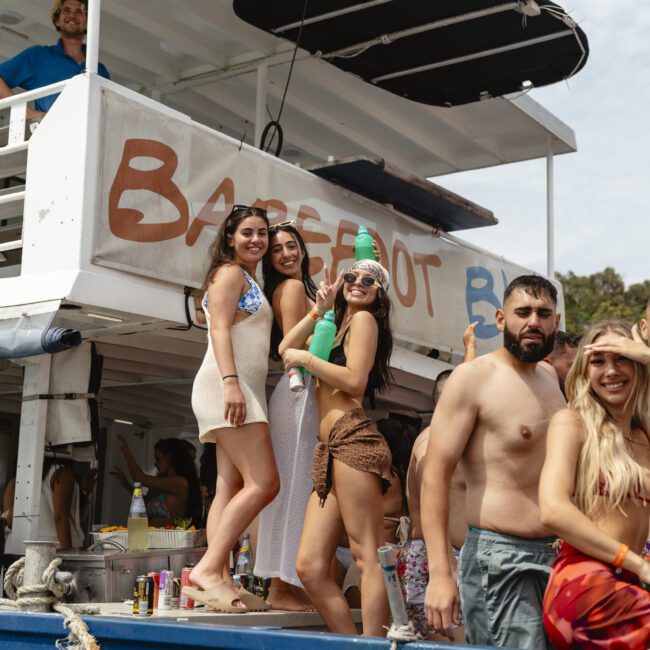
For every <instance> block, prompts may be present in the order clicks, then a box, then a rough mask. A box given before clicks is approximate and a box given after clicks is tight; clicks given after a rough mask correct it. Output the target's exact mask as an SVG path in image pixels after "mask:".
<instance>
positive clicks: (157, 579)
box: [147, 571, 160, 609]
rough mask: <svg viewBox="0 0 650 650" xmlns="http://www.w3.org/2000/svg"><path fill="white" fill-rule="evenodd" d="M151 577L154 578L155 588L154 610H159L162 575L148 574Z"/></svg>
mask: <svg viewBox="0 0 650 650" xmlns="http://www.w3.org/2000/svg"><path fill="white" fill-rule="evenodd" d="M147 575H148V576H149V577H151V578H153V582H154V588H153V608H154V609H158V596H159V593H160V573H154V572H153V571H152V572H151V573H148V574H147Z"/></svg>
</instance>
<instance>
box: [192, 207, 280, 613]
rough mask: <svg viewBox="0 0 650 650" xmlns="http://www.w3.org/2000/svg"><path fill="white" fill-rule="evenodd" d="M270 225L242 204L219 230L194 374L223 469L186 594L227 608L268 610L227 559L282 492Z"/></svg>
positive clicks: (197, 404) (206, 436)
mask: <svg viewBox="0 0 650 650" xmlns="http://www.w3.org/2000/svg"><path fill="white" fill-rule="evenodd" d="M268 228H269V222H268V218H267V216H266V211H265V210H262V209H261V208H255V207H249V206H241V205H235V206H234V207H233V209H232V211H231V213H230V214H229V215H228V217H227V218H226V220H225V221H224V223H223V224H222V225H221V227H220V228H219V232H218V233H217V238H216V240H215V243H214V244H213V246H212V249H211V252H210V263H209V264H210V266H209V270H208V273H207V275H206V279H205V282H204V289H205V290H206V293H205V296H204V298H203V302H202V306H203V309H204V311H205V313H206V317H207V320H208V323H209V333H208V349H207V352H206V355H205V358H204V359H203V363H202V364H201V367H200V368H199V371H198V373H197V375H196V379H195V380H194V386H193V389H192V408H193V409H194V414H195V415H196V419H197V421H198V425H199V439H200V440H201V442H215V443H216V456H217V468H218V473H217V486H216V496H215V497H214V500H213V501H212V505H211V507H210V512H209V515H208V522H207V535H208V550H207V551H206V553H205V555H204V556H203V557H202V558H201V560H200V561H199V562H198V564H197V565H196V566H195V567H194V568H193V569H192V571H191V573H190V580H191V581H192V583H193V585H195V586H194V587H185V593H186V594H187V595H188V596H189V597H190V598H193V599H194V600H197V601H198V602H201V603H203V604H205V605H206V606H207V607H209V608H211V609H216V610H217V611H221V612H233V613H241V612H245V611H248V610H251V611H255V610H261V609H266V608H267V605H266V603H264V602H263V601H262V600H261V599H259V598H257V597H256V596H254V595H253V594H250V593H249V592H247V591H246V590H245V589H240V590H237V589H236V588H235V587H234V585H233V584H232V581H231V578H230V573H229V564H228V560H229V553H230V550H231V549H232V547H233V545H234V543H235V540H237V539H238V538H239V536H240V535H241V534H242V533H243V532H244V531H245V530H246V528H247V527H248V526H249V525H250V523H251V521H252V520H253V519H254V518H255V517H256V516H257V514H258V513H259V512H260V511H261V510H262V508H263V507H264V506H265V505H267V504H268V503H270V502H271V501H272V500H273V498H274V497H275V496H276V494H277V493H278V490H279V478H278V472H277V469H276V465H275V459H274V457H273V448H272V446H271V439H270V437H269V431H268V423H267V410H266V375H267V372H268V356H269V341H270V336H271V325H272V322H273V312H272V310H271V306H270V305H269V303H268V301H267V300H266V297H265V296H264V294H263V293H262V290H261V289H260V287H259V286H258V284H257V282H256V281H255V279H254V278H255V270H256V268H257V264H258V263H259V262H260V261H261V259H262V258H263V257H264V254H265V253H266V251H267V248H268Z"/></svg>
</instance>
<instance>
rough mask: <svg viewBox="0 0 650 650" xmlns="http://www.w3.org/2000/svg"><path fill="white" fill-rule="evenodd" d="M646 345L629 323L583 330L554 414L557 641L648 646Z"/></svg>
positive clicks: (548, 513)
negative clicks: (561, 404)
mask: <svg viewBox="0 0 650 650" xmlns="http://www.w3.org/2000/svg"><path fill="white" fill-rule="evenodd" d="M648 364H650V349H648V348H647V347H646V346H645V345H643V343H641V342H640V341H635V340H633V337H632V333H631V328H630V326H629V325H628V324H627V323H623V322H619V321H606V322H603V323H599V324H596V325H594V326H592V327H591V328H590V329H589V331H588V332H587V333H586V334H585V335H584V337H583V339H582V341H581V344H580V347H579V349H578V353H577V355H576V359H575V361H574V363H573V366H572V367H571V370H570V371H569V375H568V377H567V385H566V386H567V396H568V398H569V406H570V408H568V409H565V410H562V411H559V412H558V413H556V415H555V416H554V417H553V419H552V421H551V424H550V426H549V430H548V441H547V455H546V462H545V464H544V469H543V471H542V477H541V482H540V497H539V501H540V509H541V518H542V522H543V523H544V524H545V525H546V526H548V527H549V528H550V529H551V530H553V531H554V532H555V533H557V535H559V536H560V537H561V538H562V539H563V540H564V542H563V544H562V546H561V548H560V551H559V553H558V556H557V559H556V560H555V562H554V564H553V569H552V572H551V576H550V579H549V584H548V587H547V589H546V595H545V597H544V625H545V628H546V631H547V633H548V635H549V637H550V639H551V641H552V643H553V645H554V646H555V648H557V649H558V650H564V649H567V650H568V649H569V648H571V649H576V648H590V649H592V650H594V649H595V650H598V649H608V650H614V648H616V650H625V649H630V650H644V649H646V648H648V647H650V592H648V591H647V590H646V588H645V587H644V585H643V584H641V583H650V563H648V562H646V561H645V560H643V559H642V558H641V556H640V553H641V551H642V549H643V547H644V543H645V541H646V538H647V536H648V517H649V514H650V511H649V509H648V508H647V507H646V504H647V502H648V498H647V497H648V496H650V471H649V470H650V373H649V369H648Z"/></svg>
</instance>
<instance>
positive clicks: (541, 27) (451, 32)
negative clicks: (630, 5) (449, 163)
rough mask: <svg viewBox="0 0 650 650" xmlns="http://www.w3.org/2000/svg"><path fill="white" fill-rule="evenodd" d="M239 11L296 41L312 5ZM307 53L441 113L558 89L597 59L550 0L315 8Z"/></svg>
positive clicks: (289, 2) (291, 0)
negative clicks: (589, 58) (516, 94)
mask: <svg viewBox="0 0 650 650" xmlns="http://www.w3.org/2000/svg"><path fill="white" fill-rule="evenodd" d="M233 8H234V10H235V13H236V14H237V15H238V16H239V17H240V18H241V19H242V20H245V21H246V22H248V23H250V24H252V25H255V26H256V27H259V28H260V29H263V30H265V31H267V32H269V33H272V34H274V35H276V36H278V37H282V38H286V39H289V40H291V41H294V42H295V41H296V40H297V39H298V34H299V31H300V25H301V20H302V16H303V10H304V8H305V0H282V2H278V1H277V0H234V2H233ZM300 47H302V48H304V49H306V50H307V51H309V52H311V53H312V54H318V55H319V56H321V57H322V58H323V59H325V60H327V61H329V62H330V63H332V64H333V65H335V66H337V67H338V68H341V69H342V70H345V71H346V72H350V73H351V74H354V75H356V76H359V77H361V78H362V79H363V80H364V81H367V82H369V83H373V84H374V85H376V86H379V87H381V88H384V89H385V90H388V91H390V92H392V93H395V94H397V95H401V96H402V97H407V98H409V99H412V100H414V101H418V102H422V103H425V104H433V105H436V106H457V105H460V104H467V103H470V102H475V101H478V100H480V99H485V98H488V97H499V96H502V95H505V94H508V93H513V92H517V91H521V90H522V89H525V88H529V87H530V84H532V86H534V87H539V86H546V85H548V84H551V83H555V82H557V81H560V80H562V79H566V78H567V77H569V76H571V75H572V74H575V73H576V72H578V70H580V69H581V68H582V67H583V66H584V65H585V63H586V61H587V56H588V53H589V44H588V42H587V37H586V35H585V33H584V32H583V31H582V29H580V27H578V26H577V25H576V23H575V22H574V21H573V20H572V19H571V18H570V17H569V16H567V15H566V14H565V12H564V10H563V9H562V8H561V7H560V6H559V5H557V4H555V3H553V2H544V1H543V0H537V2H535V1H534V0H515V1H512V2H504V1H503V0H501V1H499V0H462V1H459V0H435V1H426V0H370V1H368V0H366V1H363V0H309V2H308V3H307V12H306V14H305V22H304V25H303V28H302V34H301V35H300Z"/></svg>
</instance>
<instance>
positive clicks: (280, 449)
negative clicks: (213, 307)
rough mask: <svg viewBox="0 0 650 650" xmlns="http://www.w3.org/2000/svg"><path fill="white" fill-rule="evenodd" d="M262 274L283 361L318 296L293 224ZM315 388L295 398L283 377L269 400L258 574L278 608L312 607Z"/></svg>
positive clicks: (278, 238)
mask: <svg viewBox="0 0 650 650" xmlns="http://www.w3.org/2000/svg"><path fill="white" fill-rule="evenodd" d="M263 271H264V293H265V294H266V296H267V298H268V300H269V302H270V303H271V305H272V306H273V314H274V316H275V322H274V324H273V330H272V333H271V354H272V356H274V358H276V359H279V357H278V356H277V349H278V344H279V343H280V341H281V340H282V337H283V335H284V333H285V332H288V331H289V330H290V329H291V328H292V327H293V326H294V325H295V324H296V323H297V322H299V321H300V320H302V319H303V318H304V316H305V314H306V313H307V312H309V311H310V309H311V307H312V305H313V302H312V301H313V299H314V298H315V296H316V286H315V285H314V282H313V280H312V279H311V277H310V275H309V256H308V255H307V248H306V246H305V242H304V240H303V238H302V237H301V236H300V233H299V232H298V230H297V229H296V228H295V227H294V226H293V225H292V224H291V223H284V224H280V225H277V226H271V228H270V230H269V253H268V254H267V255H266V256H265V257H264V260H263ZM313 383H314V382H313V381H312V380H311V378H310V377H305V390H304V391H303V392H301V393H292V392H291V391H290V390H289V378H288V375H287V373H285V374H284V375H283V377H282V379H281V380H280V382H279V383H278V385H277V386H276V387H275V390H274V391H273V395H272V396H271V399H270V401H269V432H270V435H271V442H272V443H273V453H274V454H275V459H276V464H277V467H278V473H279V475H280V492H279V494H278V496H277V497H276V498H275V499H274V500H273V501H272V502H271V503H270V504H269V505H268V506H266V508H264V510H262V512H261V514H260V522H259V535H258V540H257V549H256V562H255V575H258V576H261V577H264V578H273V580H272V582H271V588H270V590H269V598H268V602H269V603H271V606H272V607H273V608H274V609H285V610H294V611H299V610H305V609H309V608H311V607H313V605H312V604H311V602H310V600H309V598H308V597H307V594H306V593H305V591H304V590H303V589H302V584H301V582H300V579H299V578H298V575H297V574H296V555H297V553H298V546H299V545H300V536H301V534H302V524H303V520H304V517H305V509H306V507H307V501H308V499H309V495H310V494H311V492H312V489H313V484H312V480H311V461H312V456H313V452H314V447H315V445H316V441H317V437H318V412H317V408H316V400H315V399H314V398H313Z"/></svg>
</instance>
